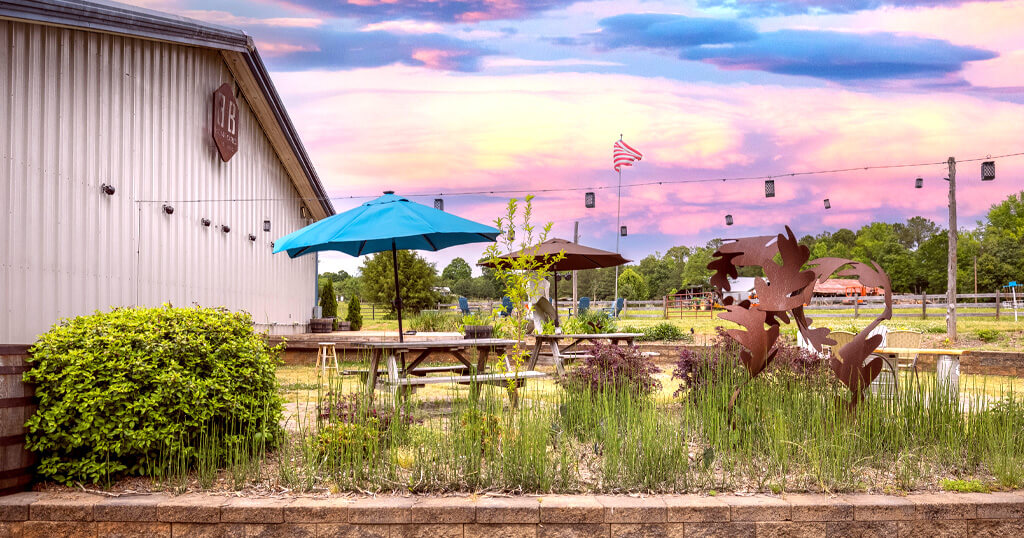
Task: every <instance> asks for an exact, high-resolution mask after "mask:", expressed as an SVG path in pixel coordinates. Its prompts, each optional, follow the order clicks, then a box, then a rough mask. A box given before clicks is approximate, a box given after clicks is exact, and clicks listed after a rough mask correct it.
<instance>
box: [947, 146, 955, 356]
mask: <svg viewBox="0 0 1024 538" xmlns="http://www.w3.org/2000/svg"><path fill="white" fill-rule="evenodd" d="M947 163H948V164H949V267H948V270H949V272H948V273H947V275H946V335H947V336H948V337H949V341H950V342H956V159H955V158H953V157H950V158H949V161H947Z"/></svg>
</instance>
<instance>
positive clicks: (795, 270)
mask: <svg viewBox="0 0 1024 538" xmlns="http://www.w3.org/2000/svg"><path fill="white" fill-rule="evenodd" d="M728 241H729V242H728V243H725V244H723V245H722V246H721V247H720V248H719V249H718V250H717V251H716V252H715V254H714V257H715V259H714V260H712V262H711V263H710V264H708V269H711V270H712V271H714V273H713V274H712V276H711V283H712V285H714V286H715V288H717V289H718V293H719V295H720V296H724V292H726V291H730V286H729V278H736V277H737V276H738V275H739V271H738V268H739V267H744V266H758V267H761V269H762V270H763V271H764V273H765V277H766V278H758V279H756V280H755V281H754V290H755V292H756V293H757V299H758V304H752V303H751V302H750V301H741V302H740V303H738V304H733V302H734V301H733V300H732V298H731V297H730V298H726V299H723V301H722V304H723V305H725V309H726V310H727V312H726V313H724V314H722V315H720V316H719V317H720V318H722V319H725V320H729V321H732V322H734V323H737V324H739V325H740V326H741V327H743V329H742V330H741V329H729V330H726V331H725V332H726V334H728V335H729V336H730V337H732V338H733V339H734V340H736V341H737V342H739V344H740V345H741V346H743V349H742V350H741V351H740V360H741V361H743V364H744V366H746V368H747V371H748V372H750V376H751V378H753V377H755V376H757V375H758V374H760V373H761V372H763V371H764V370H765V368H767V366H768V365H769V364H771V362H772V360H773V359H774V358H775V354H776V353H777V352H778V348H777V347H776V342H777V340H778V338H779V325H780V324H782V323H789V319H790V318H789V313H792V316H793V320H794V321H795V322H796V325H797V328H798V330H799V331H800V334H801V335H803V337H804V338H806V339H807V341H808V342H810V343H811V345H812V346H813V347H814V349H815V350H817V351H819V352H820V351H821V349H822V346H823V345H830V346H834V345H835V344H836V341H835V340H833V339H831V338H829V336H828V335H829V332H830V331H829V329H828V328H824V327H821V328H811V321H812V320H811V318H808V317H807V316H806V315H805V314H804V306H805V305H807V304H809V303H810V301H811V297H812V296H813V294H814V283H815V282H825V281H826V280H828V279H829V278H831V277H832V275H837V276H842V277H848V278H855V279H856V280H858V281H859V282H860V283H861V284H863V285H865V286H869V287H874V288H882V289H883V290H885V310H884V311H883V312H882V314H881V315H880V316H878V317H877V318H875V320H874V321H872V322H871V323H870V324H869V325H868V326H867V327H865V328H864V329H863V330H862V331H860V332H859V333H857V335H856V336H855V337H854V338H853V340H852V341H851V342H850V343H849V344H846V345H845V346H843V348H842V349H840V350H839V351H838V356H835V355H836V354H833V357H832V358H831V360H830V361H829V365H830V367H831V369H832V371H833V372H834V373H835V375H836V377H837V378H838V379H839V380H840V381H841V382H842V383H843V384H844V385H846V386H847V387H848V388H849V389H850V391H851V392H852V393H853V396H852V398H851V401H850V406H851V408H852V407H855V406H856V405H857V404H858V403H859V402H860V400H861V398H862V397H863V390H864V388H865V387H867V386H868V385H869V384H870V383H871V382H872V381H874V379H875V377H877V376H878V373H879V372H881V370H882V359H881V358H879V357H874V358H870V359H869V357H870V356H871V354H872V353H873V352H874V351H875V350H876V349H878V346H879V344H881V341H882V337H881V336H879V335H875V336H870V337H869V334H870V333H871V331H873V330H874V329H875V328H876V327H878V325H879V324H880V323H881V322H882V320H885V319H890V318H892V289H891V286H890V283H889V276H888V275H887V274H885V272H884V271H882V268H881V267H879V266H878V264H877V263H875V262H871V264H870V265H869V264H866V263H861V262H856V261H853V260H846V259H842V258H819V259H816V260H811V261H808V258H809V257H810V251H809V250H808V248H807V247H806V246H803V245H801V244H799V243H798V242H797V240H796V236H795V235H794V234H793V230H791V229H790V228H789V226H787V227H786V233H785V234H779V235H777V236H774V237H773V236H757V237H745V238H742V239H731V240H728ZM776 256H778V259H779V262H777V261H776ZM739 390H740V388H739V387H738V388H737V389H736V392H735V393H734V394H733V397H732V399H731V400H730V404H729V406H730V408H731V407H732V405H733V403H734V402H735V400H736V397H737V396H738V395H739Z"/></svg>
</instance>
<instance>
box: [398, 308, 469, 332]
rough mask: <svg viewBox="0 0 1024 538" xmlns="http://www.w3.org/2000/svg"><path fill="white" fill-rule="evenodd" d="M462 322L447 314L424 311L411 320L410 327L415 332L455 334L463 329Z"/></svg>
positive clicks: (456, 317)
mask: <svg viewBox="0 0 1024 538" xmlns="http://www.w3.org/2000/svg"><path fill="white" fill-rule="evenodd" d="M460 321H461V320H460V319H459V318H458V316H453V315H452V314H448V313H446V312H436V311H434V312H430V311H424V312H420V313H419V314H416V315H415V316H413V317H411V318H409V327H410V328H411V329H413V330H415V331H426V332H455V331H458V330H459V329H460V328H461V325H462V324H461V323H460Z"/></svg>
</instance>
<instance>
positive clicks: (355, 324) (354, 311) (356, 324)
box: [345, 295, 363, 331]
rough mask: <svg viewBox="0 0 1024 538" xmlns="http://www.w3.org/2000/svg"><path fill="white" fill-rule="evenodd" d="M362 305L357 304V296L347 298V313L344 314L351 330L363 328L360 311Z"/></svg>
mask: <svg viewBox="0 0 1024 538" xmlns="http://www.w3.org/2000/svg"><path fill="white" fill-rule="evenodd" d="M361 309H362V307H361V306H360V305H359V297H356V296H354V295H353V296H352V298H351V299H349V300H348V315H346V316H345V320H346V321H348V323H349V328H350V329H352V330H353V331H358V330H359V329H362V328H363V314H362V312H361Z"/></svg>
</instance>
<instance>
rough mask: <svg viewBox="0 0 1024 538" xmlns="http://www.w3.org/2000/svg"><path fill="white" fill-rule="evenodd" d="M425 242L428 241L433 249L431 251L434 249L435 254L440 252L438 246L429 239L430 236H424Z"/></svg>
mask: <svg viewBox="0 0 1024 538" xmlns="http://www.w3.org/2000/svg"><path fill="white" fill-rule="evenodd" d="M423 240H424V241H426V242H427V244H428V245H430V248H431V249H432V250H433V251H434V252H437V251H438V248H437V245H435V244H434V242H433V241H431V240H430V237H429V236H427V234H423Z"/></svg>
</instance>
